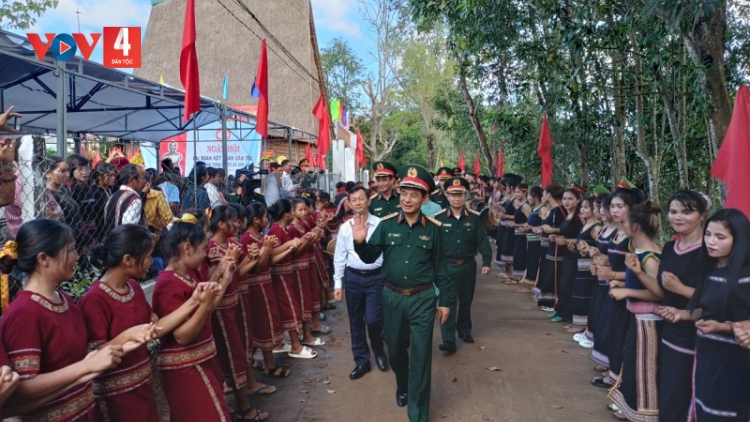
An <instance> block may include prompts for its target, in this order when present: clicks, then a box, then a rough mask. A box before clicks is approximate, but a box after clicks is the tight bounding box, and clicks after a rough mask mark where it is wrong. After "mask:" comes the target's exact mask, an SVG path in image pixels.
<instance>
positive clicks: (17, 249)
mask: <svg viewBox="0 0 750 422" xmlns="http://www.w3.org/2000/svg"><path fill="white" fill-rule="evenodd" d="M11 242H12V241H11ZM16 242H17V244H16V243H15V242H13V243H9V244H8V246H7V247H9V248H11V249H12V251H10V252H9V253H7V254H5V258H3V261H2V271H3V273H9V272H10V271H11V270H12V269H13V267H16V266H17V268H18V269H19V270H20V271H21V272H22V273H23V274H24V275H25V276H27V277H28V278H27V281H26V284H25V286H24V289H23V290H22V291H21V292H19V293H18V295H17V296H16V298H15V300H14V301H13V302H12V303H11V304H10V308H9V309H8V311H7V312H6V313H5V315H3V319H2V323H1V324H0V330H1V331H2V334H1V335H2V343H3V347H4V348H5V350H6V352H7V356H8V360H9V361H10V366H11V367H12V368H13V369H14V370H15V372H17V373H18V374H19V375H20V378H21V381H20V384H19V386H18V388H17V389H16V391H15V393H14V394H13V397H11V400H10V401H11V403H10V405H9V404H7V403H6V414H5V416H6V417H9V416H12V414H20V415H21V418H20V419H21V420H22V421H39V420H45V421H46V420H54V421H62V422H68V421H73V420H85V421H93V420H94V390H93V387H92V382H91V381H92V380H93V379H94V377H96V376H97V375H99V374H101V373H103V372H105V371H108V370H110V369H113V368H114V367H115V366H116V365H117V364H119V363H120V361H121V359H122V356H123V354H124V353H125V352H128V351H132V350H134V349H136V348H138V347H140V346H141V345H142V344H144V343H145V342H146V341H150V340H151V339H152V338H153V336H154V335H155V327H154V326H153V325H152V324H142V325H137V326H134V327H129V328H128V329H127V330H125V331H124V332H122V333H121V334H120V335H118V336H116V337H115V338H114V339H112V340H111V341H109V342H108V343H106V344H101V345H99V346H98V347H97V350H95V351H94V352H93V353H89V350H88V347H87V341H86V329H85V328H84V327H86V322H85V321H84V317H83V313H82V312H81V309H80V308H79V307H78V306H77V305H76V304H75V303H74V302H73V299H71V298H70V297H69V296H68V295H66V294H65V293H62V292H61V291H59V290H57V286H58V285H59V284H60V283H61V282H63V281H65V280H69V279H70V278H72V277H73V271H74V267H75V263H76V261H77V260H78V253H77V252H76V249H75V239H74V238H73V231H72V230H71V229H70V227H68V226H66V225H65V224H62V223H59V222H56V221H53V220H49V219H42V220H32V221H29V222H27V223H25V224H24V225H22V226H21V229H20V230H19V231H18V235H17V236H16ZM16 245H17V246H16ZM14 403H15V404H18V405H21V408H19V409H18V410H16V411H9V409H8V407H11V408H13V407H14V406H13V404H14ZM8 413H12V414H8Z"/></svg>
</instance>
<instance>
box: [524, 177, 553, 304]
mask: <svg viewBox="0 0 750 422" xmlns="http://www.w3.org/2000/svg"><path fill="white" fill-rule="evenodd" d="M542 195H544V191H543V190H542V188H540V187H539V186H532V187H531V189H529V194H528V195H527V196H526V199H527V202H528V205H529V207H530V208H531V212H530V213H529V216H528V219H527V221H526V224H524V227H523V228H522V230H523V231H524V232H525V233H526V272H525V274H524V277H523V279H522V280H521V283H522V284H525V285H527V286H529V287H524V288H521V289H518V293H531V292H533V291H534V288H533V286H534V285H535V284H536V281H537V276H538V275H539V258H540V256H541V248H542V246H541V240H542V236H541V235H539V234H536V233H534V232H533V227H540V226H541V225H542V220H543V219H544V218H545V217H546V216H547V207H546V205H544V204H543V203H542Z"/></svg>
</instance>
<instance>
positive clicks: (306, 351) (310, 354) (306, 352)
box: [289, 346, 318, 359]
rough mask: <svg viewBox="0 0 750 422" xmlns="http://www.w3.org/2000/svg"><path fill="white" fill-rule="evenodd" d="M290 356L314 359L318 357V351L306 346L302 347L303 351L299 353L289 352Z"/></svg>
mask: <svg viewBox="0 0 750 422" xmlns="http://www.w3.org/2000/svg"><path fill="white" fill-rule="evenodd" d="M289 357H290V358H297V359H314V358H316V357H318V352H316V351H314V350H313V349H311V348H309V347H307V346H305V347H303V348H302V351H301V352H299V353H292V352H289Z"/></svg>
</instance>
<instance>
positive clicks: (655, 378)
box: [609, 201, 663, 422]
mask: <svg viewBox="0 0 750 422" xmlns="http://www.w3.org/2000/svg"><path fill="white" fill-rule="evenodd" d="M660 212H661V209H660V208H659V206H658V205H657V204H656V203H654V202H651V201H646V202H644V203H643V204H641V205H639V206H636V207H634V208H631V209H630V212H629V216H628V224H626V225H625V226H624V231H625V234H626V235H627V236H628V237H629V238H630V239H632V240H631V242H632V247H633V251H634V253H629V254H627V255H626V257H625V265H627V268H626V270H625V285H624V286H616V287H611V288H610V293H609V294H610V296H612V298H614V299H615V300H617V301H622V300H623V299H626V302H627V309H628V311H629V312H630V325H629V327H628V334H627V338H626V339H625V351H624V352H623V363H622V372H621V373H620V377H619V380H618V383H617V386H616V387H615V388H614V389H612V391H611V392H610V395H609V397H610V399H611V400H612V401H613V402H614V405H615V406H616V407H617V408H618V409H619V410H617V412H615V414H614V417H615V419H619V420H631V421H635V422H659V403H658V387H657V386H658V385H659V374H658V368H659V361H660V358H659V354H658V350H659V332H660V331H661V327H662V323H663V319H662V317H661V316H659V304H658V302H659V301H660V300H661V299H662V297H663V293H662V290H661V288H660V287H659V283H658V282H657V281H656V276H657V274H658V272H659V263H660V261H661V247H660V246H659V245H658V244H657V243H656V242H655V240H654V239H655V238H656V236H657V234H658V232H659V225H660V222H661V220H660V219H659V213H660ZM618 284H620V283H618Z"/></svg>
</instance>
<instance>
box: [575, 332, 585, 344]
mask: <svg viewBox="0 0 750 422" xmlns="http://www.w3.org/2000/svg"><path fill="white" fill-rule="evenodd" d="M585 339H586V334H583V333H578V334H576V335H574V336H573V341H575V342H576V343H578V342H581V341H583V340H585Z"/></svg>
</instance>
